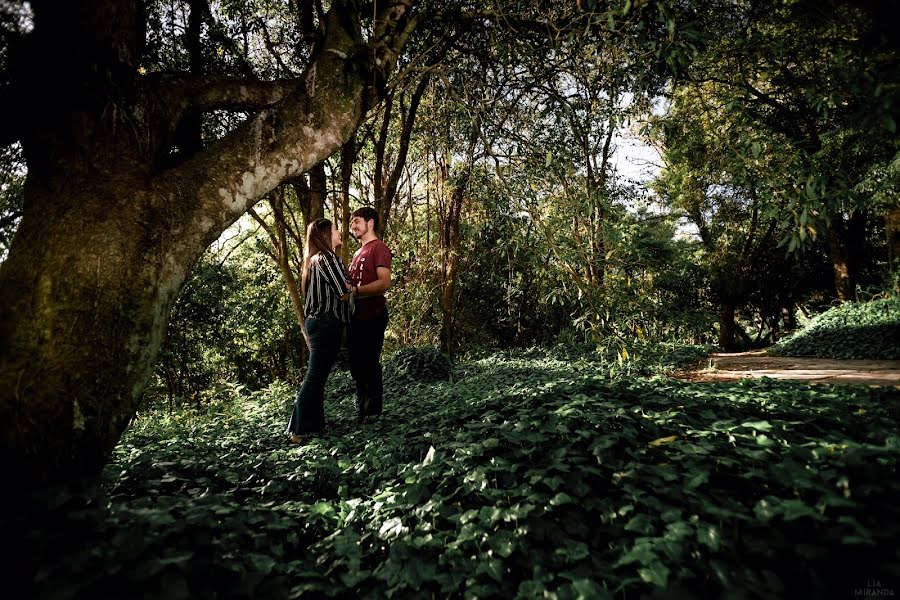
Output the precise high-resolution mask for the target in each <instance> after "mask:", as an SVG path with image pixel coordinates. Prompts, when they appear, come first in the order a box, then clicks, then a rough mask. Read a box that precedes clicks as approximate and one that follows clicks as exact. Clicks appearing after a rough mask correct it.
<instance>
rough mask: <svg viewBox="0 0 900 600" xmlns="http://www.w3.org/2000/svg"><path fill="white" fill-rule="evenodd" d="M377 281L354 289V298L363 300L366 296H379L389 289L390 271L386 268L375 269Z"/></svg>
mask: <svg viewBox="0 0 900 600" xmlns="http://www.w3.org/2000/svg"><path fill="white" fill-rule="evenodd" d="M375 274H376V275H378V279H376V280H375V281H373V282H371V283H367V284H365V285H360V286H358V287H357V288H356V290H357V291H356V297H357V298H365V297H367V296H380V295H382V294H383V293H385V292H386V291H388V288H390V287H391V270H390V269H388V268H387V267H378V268H377V269H375Z"/></svg>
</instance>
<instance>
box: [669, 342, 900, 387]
mask: <svg viewBox="0 0 900 600" xmlns="http://www.w3.org/2000/svg"><path fill="white" fill-rule="evenodd" d="M677 377H678V378H679V379H684V380H686V381H733V380H736V379H746V378H759V377H769V378H771V379H785V380H792V381H806V382H808V383H855V384H865V385H883V386H893V387H900V360H836V359H827V358H798V357H786V356H769V355H768V354H766V351H765V350H753V351H750V352H734V353H724V352H723V353H715V354H710V355H709V356H707V357H706V358H704V359H702V360H701V361H700V362H699V363H697V364H696V365H695V366H694V368H693V369H689V370H685V371H682V372H680V373H678V374H677Z"/></svg>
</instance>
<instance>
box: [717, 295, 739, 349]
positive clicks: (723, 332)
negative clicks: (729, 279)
mask: <svg viewBox="0 0 900 600" xmlns="http://www.w3.org/2000/svg"><path fill="white" fill-rule="evenodd" d="M734 336H735V323H734V304H732V303H731V302H728V301H723V302H722V303H721V304H720V306H719V346H721V348H722V350H724V351H725V352H734V351H735V350H736V349H737V345H736V344H735V341H734Z"/></svg>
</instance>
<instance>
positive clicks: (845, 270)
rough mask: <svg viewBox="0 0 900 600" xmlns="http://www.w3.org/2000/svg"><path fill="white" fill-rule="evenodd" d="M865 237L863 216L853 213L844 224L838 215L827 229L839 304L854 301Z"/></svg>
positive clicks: (856, 212) (857, 212) (859, 213)
mask: <svg viewBox="0 0 900 600" xmlns="http://www.w3.org/2000/svg"><path fill="white" fill-rule="evenodd" d="M864 236H865V215H864V214H863V213H862V212H861V211H854V212H853V213H851V214H850V217H849V219H847V221H846V222H844V219H843V216H841V215H838V216H836V217H835V218H834V219H832V221H831V226H830V227H829V229H828V245H829V249H830V251H831V264H832V267H833V269H834V287H835V291H836V292H837V297H838V299H839V300H840V301H841V302H849V301H853V300H856V285H857V283H859V268H860V254H861V252H862V244H863V243H864Z"/></svg>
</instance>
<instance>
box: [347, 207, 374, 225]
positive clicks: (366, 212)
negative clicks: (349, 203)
mask: <svg viewBox="0 0 900 600" xmlns="http://www.w3.org/2000/svg"><path fill="white" fill-rule="evenodd" d="M350 217H351V218H352V217H360V218H361V219H362V220H364V221H375V231H378V211H377V210H375V209H374V208H372V207H371V206H361V207H359V208H357V209H356V210H354V211H353V214H352V215H350Z"/></svg>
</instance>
